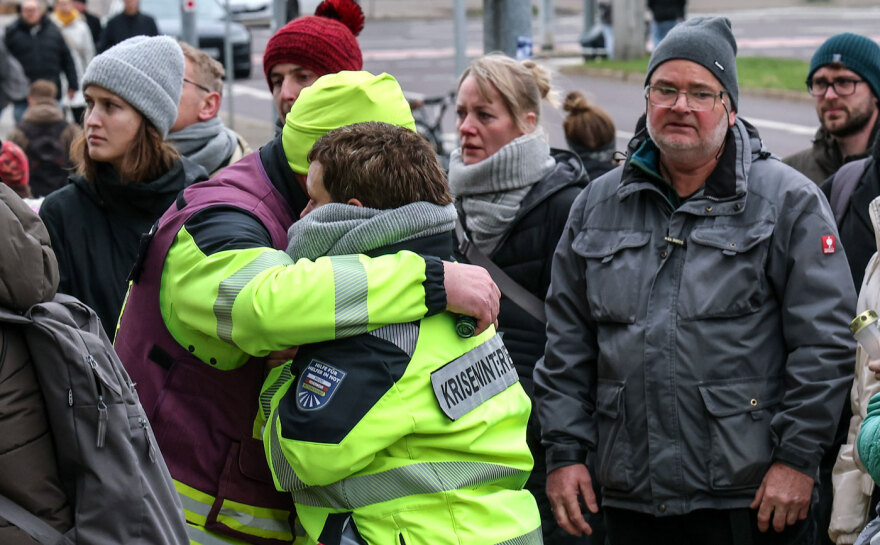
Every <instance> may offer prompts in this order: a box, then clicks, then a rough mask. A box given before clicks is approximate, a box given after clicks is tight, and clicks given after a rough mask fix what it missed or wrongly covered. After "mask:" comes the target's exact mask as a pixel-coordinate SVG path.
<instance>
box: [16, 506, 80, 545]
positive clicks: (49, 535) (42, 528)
mask: <svg viewBox="0 0 880 545" xmlns="http://www.w3.org/2000/svg"><path fill="white" fill-rule="evenodd" d="M0 516H2V517H3V518H5V519H6V520H8V521H9V522H11V523H12V524H14V525H15V526H17V527H18V529H19V530H22V531H23V532H25V533H27V534H28V535H30V536H31V537H32V538H34V539H35V540H37V541H38V542H39V543H40V545H66V544H69V543H70V541H69V540H68V539H67V538H65V537H64V534H62V533H61V532H59V531H58V530H56V529H55V528H52V527H51V526H49V525H48V524H47V523H46V522H44V521H43V520H42V519H40V518H39V517H37V516H36V515H34V514H33V513H31V512H30V511H28V510H27V509H25V508H24V507H22V506H20V505H19V504H17V503H15V502H14V501H12V500H10V499H9V498H7V497H6V496H4V495H3V494H0Z"/></svg>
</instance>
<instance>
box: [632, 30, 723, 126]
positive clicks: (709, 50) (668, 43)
mask: <svg viewBox="0 0 880 545" xmlns="http://www.w3.org/2000/svg"><path fill="white" fill-rule="evenodd" d="M675 59H683V60H686V61H691V62H695V63H697V64H699V65H701V66H703V67H704V68H706V69H707V70H708V71H709V72H712V75H713V76H715V79H717V80H718V82H719V83H721V86H722V87H724V90H725V91H726V92H727V94H728V95H729V96H730V106H731V107H732V109H734V110H737V103H738V102H739V84H738V83H737V80H736V39H734V37H733V31H732V30H731V27H730V20H729V19H727V17H694V18H693V19H688V20H687V21H685V22H683V23H679V24H677V25H675V26H674V27H673V28H672V30H670V31H669V34H667V35H666V37H665V38H663V40H661V41H660V44H659V45H658V46H657V48H656V49H654V52H653V53H652V54H651V60H650V61H648V73H647V74H646V75H645V85H648V84H649V83H650V81H651V74H653V73H654V70H656V69H657V67H658V66H660V65H661V64H663V63H664V62H666V61H671V60H675ZM737 111H739V110H737Z"/></svg>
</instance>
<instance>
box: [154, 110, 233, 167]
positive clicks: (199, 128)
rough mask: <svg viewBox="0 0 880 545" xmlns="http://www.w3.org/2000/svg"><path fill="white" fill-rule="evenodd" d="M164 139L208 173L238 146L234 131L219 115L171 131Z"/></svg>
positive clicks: (220, 164) (227, 157) (221, 163)
mask: <svg viewBox="0 0 880 545" xmlns="http://www.w3.org/2000/svg"><path fill="white" fill-rule="evenodd" d="M166 140H167V141H168V142H169V143H171V144H172V145H173V146H174V147H175V148H177V151H179V152H180V154H181V155H183V156H184V157H186V158H187V159H190V160H192V161H194V162H196V163H198V164H200V165H202V166H203V167H205V170H207V171H208V173H209V174H213V173H214V172H216V171H217V169H219V168H220V167H221V166H224V165H223V162H224V161H226V160H227V159H229V157H230V156H231V155H232V152H233V151H235V147H236V146H238V138H237V137H236V135H235V133H234V132H233V131H232V130H230V129H228V128H226V125H224V124H223V121H222V120H221V119H220V118H219V117H214V118H211V119H209V120H207V121H202V122H199V123H195V124H193V125H190V126H189V127H186V128H184V129H181V130H179V131H177V132H172V133H170V134H169V135H168V138H167V139H166Z"/></svg>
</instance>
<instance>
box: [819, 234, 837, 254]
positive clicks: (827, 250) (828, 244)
mask: <svg viewBox="0 0 880 545" xmlns="http://www.w3.org/2000/svg"><path fill="white" fill-rule="evenodd" d="M836 248H837V243H836V242H835V240H834V235H825V236H823V237H822V253H823V254H833V253H834V250H835V249H836Z"/></svg>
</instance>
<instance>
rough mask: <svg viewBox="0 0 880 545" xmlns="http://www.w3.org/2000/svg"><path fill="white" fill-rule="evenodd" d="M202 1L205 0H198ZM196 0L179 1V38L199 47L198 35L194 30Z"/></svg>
mask: <svg viewBox="0 0 880 545" xmlns="http://www.w3.org/2000/svg"><path fill="white" fill-rule="evenodd" d="M199 1H201V2H204V1H206V0H199ZM207 1H213V0H207ZM195 7H196V0H181V2H180V40H181V41H183V42H186V43H188V44H189V45H191V46H193V47H195V48H198V47H199V35H198V33H197V32H196V9H195Z"/></svg>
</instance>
